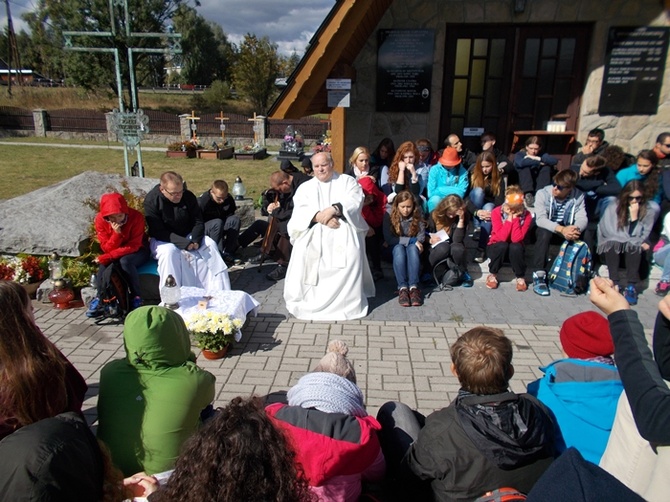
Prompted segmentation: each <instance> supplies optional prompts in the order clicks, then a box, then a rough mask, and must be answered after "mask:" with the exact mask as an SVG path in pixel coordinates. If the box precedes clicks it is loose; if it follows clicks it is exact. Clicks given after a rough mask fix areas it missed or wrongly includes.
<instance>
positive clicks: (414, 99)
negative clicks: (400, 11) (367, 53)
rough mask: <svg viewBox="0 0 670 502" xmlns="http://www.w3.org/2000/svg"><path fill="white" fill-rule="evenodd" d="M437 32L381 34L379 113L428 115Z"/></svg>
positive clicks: (378, 76) (379, 50)
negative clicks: (425, 113) (435, 33)
mask: <svg viewBox="0 0 670 502" xmlns="http://www.w3.org/2000/svg"><path fill="white" fill-rule="evenodd" d="M434 39H435V35H434V33H433V30H379V31H378V33H377V40H378V48H377V111H379V112H428V111H429V110H430V89H431V81H432V78H433V46H434Z"/></svg>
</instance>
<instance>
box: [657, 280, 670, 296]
mask: <svg viewBox="0 0 670 502" xmlns="http://www.w3.org/2000/svg"><path fill="white" fill-rule="evenodd" d="M669 291H670V281H660V282H659V283H658V284H657V285H656V289H655V290H654V292H655V293H656V294H657V295H658V296H665V295H667V294H668V292H669Z"/></svg>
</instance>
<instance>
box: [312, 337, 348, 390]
mask: <svg viewBox="0 0 670 502" xmlns="http://www.w3.org/2000/svg"><path fill="white" fill-rule="evenodd" d="M348 352H349V347H347V344H346V343H344V342H343V341H342V340H331V341H330V342H329V343H328V349H326V355H325V356H323V358H321V360H320V361H319V364H317V365H316V367H315V368H314V369H313V370H312V372H318V371H322V372H325V373H335V374H336V375H340V376H341V377H344V378H346V379H347V380H349V381H351V382H354V383H356V371H355V370H354V365H353V364H351V361H349V359H347V357H346V355H347V353H348Z"/></svg>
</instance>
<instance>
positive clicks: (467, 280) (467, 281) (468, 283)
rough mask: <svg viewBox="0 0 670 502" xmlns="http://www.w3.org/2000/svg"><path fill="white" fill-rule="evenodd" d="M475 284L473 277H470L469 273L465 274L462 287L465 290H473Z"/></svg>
mask: <svg viewBox="0 0 670 502" xmlns="http://www.w3.org/2000/svg"><path fill="white" fill-rule="evenodd" d="M473 284H474V281H473V280H472V277H470V274H469V273H468V272H464V273H463V277H462V278H461V286H463V287H464V288H471V287H472V285H473Z"/></svg>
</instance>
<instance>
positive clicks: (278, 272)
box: [265, 265, 286, 281]
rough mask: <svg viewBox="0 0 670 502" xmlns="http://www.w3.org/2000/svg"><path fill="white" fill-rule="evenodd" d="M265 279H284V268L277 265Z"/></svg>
mask: <svg viewBox="0 0 670 502" xmlns="http://www.w3.org/2000/svg"><path fill="white" fill-rule="evenodd" d="M265 277H266V278H268V279H270V280H271V281H281V280H282V279H283V278H284V277H286V267H284V266H283V265H277V268H275V269H274V270H273V271H272V272H270V273H269V274H268V275H266V276H265Z"/></svg>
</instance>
